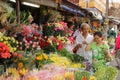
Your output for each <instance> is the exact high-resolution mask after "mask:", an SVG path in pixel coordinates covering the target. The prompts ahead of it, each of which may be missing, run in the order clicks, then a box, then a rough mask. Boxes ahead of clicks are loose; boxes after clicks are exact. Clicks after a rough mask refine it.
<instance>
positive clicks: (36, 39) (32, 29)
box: [15, 24, 41, 53]
mask: <svg viewBox="0 0 120 80" xmlns="http://www.w3.org/2000/svg"><path fill="white" fill-rule="evenodd" d="M37 27H38V26H37V25H34V24H32V25H23V31H22V32H21V34H22V35H21V36H22V37H23V38H22V39H20V40H18V41H19V46H18V49H19V50H20V51H25V52H26V53H30V52H31V53H33V52H34V51H35V50H40V40H41V35H40V34H39V33H38V32H37V31H36V28H37ZM17 37H19V36H17V34H16V36H15V38H17Z"/></svg>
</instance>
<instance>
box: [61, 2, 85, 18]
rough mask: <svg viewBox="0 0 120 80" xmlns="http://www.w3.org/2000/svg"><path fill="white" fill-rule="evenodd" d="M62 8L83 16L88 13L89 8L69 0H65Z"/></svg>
mask: <svg viewBox="0 0 120 80" xmlns="http://www.w3.org/2000/svg"><path fill="white" fill-rule="evenodd" d="M61 8H62V9H63V10H66V11H68V12H71V13H75V14H79V15H81V16H86V15H87V10H86V9H83V8H81V7H80V6H77V5H75V4H74V3H71V2H69V1H67V0H63V1H62V4H61Z"/></svg>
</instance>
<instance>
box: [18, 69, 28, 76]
mask: <svg viewBox="0 0 120 80" xmlns="http://www.w3.org/2000/svg"><path fill="white" fill-rule="evenodd" d="M19 73H20V74H21V75H24V74H26V73H28V69H21V70H20V71H19Z"/></svg>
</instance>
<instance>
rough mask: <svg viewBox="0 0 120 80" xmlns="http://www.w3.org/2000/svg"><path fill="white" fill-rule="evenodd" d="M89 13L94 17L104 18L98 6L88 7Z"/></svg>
mask: <svg viewBox="0 0 120 80" xmlns="http://www.w3.org/2000/svg"><path fill="white" fill-rule="evenodd" d="M87 10H88V14H89V16H90V17H92V19H97V20H102V19H103V16H102V12H101V11H99V10H98V9H97V8H88V9H87Z"/></svg>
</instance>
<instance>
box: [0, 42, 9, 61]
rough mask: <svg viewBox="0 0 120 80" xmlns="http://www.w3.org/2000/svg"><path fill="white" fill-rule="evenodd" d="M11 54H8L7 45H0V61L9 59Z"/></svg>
mask: <svg viewBox="0 0 120 80" xmlns="http://www.w3.org/2000/svg"><path fill="white" fill-rule="evenodd" d="M10 57H11V54H10V49H9V47H8V46H7V45H5V44H4V43H0V59H2V58H3V59H6V58H10Z"/></svg>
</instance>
